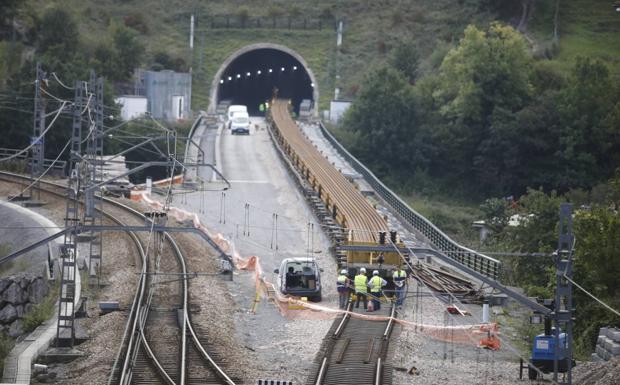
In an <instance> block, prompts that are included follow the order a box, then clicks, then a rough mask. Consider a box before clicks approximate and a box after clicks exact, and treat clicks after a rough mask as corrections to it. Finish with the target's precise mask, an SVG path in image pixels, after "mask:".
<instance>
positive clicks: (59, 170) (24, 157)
mask: <svg viewBox="0 0 620 385" xmlns="http://www.w3.org/2000/svg"><path fill="white" fill-rule="evenodd" d="M20 151H21V150H16V149H14V148H4V147H2V148H0V158H4V157H7V156H12V155H15V154H17V153H19V152H20ZM15 159H17V160H20V161H25V162H28V160H29V152H28V151H26V152H24V153H23V154H19V155H17V156H16V157H15ZM52 164H53V165H52ZM50 166H52V167H51V170H53V172H54V174H55V175H64V173H65V168H66V166H67V162H66V161H64V160H57V161H56V162H54V160H53V159H43V169H44V170H46V169H47V168H48V167H50Z"/></svg>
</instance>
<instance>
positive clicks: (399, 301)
mask: <svg viewBox="0 0 620 385" xmlns="http://www.w3.org/2000/svg"><path fill="white" fill-rule="evenodd" d="M392 280H394V286H395V287H396V292H395V295H396V306H397V307H398V308H401V307H402V306H403V301H404V300H405V292H406V291H407V289H406V287H405V285H406V283H407V272H406V271H405V270H404V269H403V268H398V269H396V270H394V273H392Z"/></svg>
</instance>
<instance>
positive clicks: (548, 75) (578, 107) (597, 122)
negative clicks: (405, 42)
mask: <svg viewBox="0 0 620 385" xmlns="http://www.w3.org/2000/svg"><path fill="white" fill-rule="evenodd" d="M404 54H406V55H408V56H406V57H404V56H403V55H404ZM395 57H397V58H400V59H398V60H394V61H393V62H395V63H396V65H391V66H390V65H386V66H383V67H381V68H379V69H376V70H374V71H372V72H370V74H369V75H368V77H367V79H366V81H365V82H364V83H363V85H362V88H361V89H360V93H359V97H358V98H357V99H356V101H355V103H354V104H353V106H352V108H351V110H350V112H349V114H348V115H347V117H346V120H345V121H344V123H343V127H344V128H345V129H346V131H348V134H349V141H350V143H351V146H352V148H353V149H354V152H355V153H356V154H357V155H359V156H360V158H361V159H362V160H363V161H364V162H365V163H366V164H368V165H371V166H372V167H373V168H374V169H375V170H377V171H378V173H379V174H380V175H384V176H386V177H387V178H391V179H393V180H398V181H402V180H407V181H408V183H410V185H411V186H416V187H418V188H420V187H421V188H425V187H429V188H430V187H432V186H433V185H434V186H438V187H437V188H440V189H442V188H443V187H442V186H459V189H458V190H460V191H461V192H462V193H463V194H475V195H476V196H493V195H502V194H503V195H518V194H521V193H523V192H525V189H526V188H527V187H528V186H534V187H543V188H544V189H545V190H547V191H548V190H551V189H558V190H560V191H567V190H568V189H570V188H575V187H583V188H591V187H592V186H593V185H594V184H596V183H599V182H601V181H604V180H606V179H607V178H609V177H610V176H611V175H612V174H613V172H614V170H615V169H616V168H617V167H618V166H620V157H619V155H618V154H620V152H619V150H620V136H619V135H620V132H618V127H619V125H620V105H619V104H618V101H619V100H620V87H618V85H617V84H614V82H613V81H612V78H611V77H610V74H609V70H608V68H607V67H606V65H604V64H603V63H602V62H600V61H598V60H591V59H588V58H578V59H577V60H576V62H575V63H574V66H573V68H572V70H571V72H570V73H569V74H568V75H565V74H563V73H561V72H559V71H558V70H556V69H554V68H553V67H552V66H550V65H549V62H548V61H547V60H540V61H534V60H533V59H532V58H531V55H530V53H529V51H528V49H527V45H526V42H525V40H524V39H523V37H522V35H521V34H519V33H518V32H516V31H515V30H513V29H512V28H511V27H508V26H505V25H501V24H498V23H494V24H492V25H491V26H490V27H489V28H488V29H487V30H480V29H478V28H477V27H475V26H469V27H467V29H466V30H465V32H464V36H463V38H462V39H461V41H460V43H459V44H458V46H456V47H454V48H453V49H451V50H450V51H448V52H447V54H446V55H445V57H444V58H443V60H442V61H441V64H439V65H438V67H437V68H436V69H435V71H434V72H433V73H431V74H428V75H426V76H422V77H419V78H414V79H412V73H413V74H415V71H414V70H412V69H411V68H406V69H404V70H403V69H402V68H400V67H399V66H402V63H403V62H404V63H408V67H411V66H412V63H415V61H416V54H415V51H414V50H411V49H410V48H407V49H406V50H405V52H401V51H400V50H395ZM378 149H381V150H380V152H378V151H377V150H378ZM383 154H390V156H389V157H387V156H384V155H383ZM401 187H405V186H401Z"/></svg>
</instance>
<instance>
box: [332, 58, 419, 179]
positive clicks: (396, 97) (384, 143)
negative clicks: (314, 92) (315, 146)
mask: <svg viewBox="0 0 620 385" xmlns="http://www.w3.org/2000/svg"><path fill="white" fill-rule="evenodd" d="M343 126H344V127H345V128H346V129H347V130H349V131H352V132H354V133H355V135H356V136H357V138H358V140H357V144H356V145H355V147H354V152H355V154H356V155H358V156H359V157H360V159H361V160H362V161H363V162H365V163H366V164H369V165H370V166H371V168H372V169H373V170H375V172H377V173H378V174H379V175H383V176H385V175H391V176H393V177H398V176H403V175H409V176H411V172H410V170H411V169H412V168H416V167H417V168H424V167H425V166H426V163H427V159H426V155H425V154H424V152H425V148H426V144H425V143H426V141H425V140H424V139H423V137H424V132H422V131H421V130H420V129H419V127H417V125H416V114H415V100H414V94H413V90H412V87H411V86H410V85H409V82H408V81H407V79H406V78H405V76H404V75H403V73H402V72H400V71H397V70H395V69H393V68H389V67H383V68H380V69H379V70H377V71H374V72H372V73H371V74H370V75H369V76H367V77H366V79H365V81H364V83H363V84H362V87H361V89H360V93H359V96H358V97H357V99H356V100H355V101H354V103H353V105H352V106H351V108H350V109H349V111H347V114H346V115H345V119H344V121H343Z"/></svg>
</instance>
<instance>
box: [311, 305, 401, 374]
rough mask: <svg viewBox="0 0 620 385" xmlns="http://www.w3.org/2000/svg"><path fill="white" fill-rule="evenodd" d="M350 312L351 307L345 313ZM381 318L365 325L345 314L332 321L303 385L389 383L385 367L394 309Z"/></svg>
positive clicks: (388, 370) (387, 371) (386, 367)
mask: <svg viewBox="0 0 620 385" xmlns="http://www.w3.org/2000/svg"><path fill="white" fill-rule="evenodd" d="M347 310H348V311H349V312H350V311H352V310H353V309H352V303H350V304H349V307H348V309H347ZM386 310H387V312H384V313H383V314H382V315H385V316H389V319H388V320H387V321H369V320H365V319H359V318H355V317H353V316H351V314H350V313H346V314H344V315H342V316H340V317H339V318H338V319H336V320H335V321H334V323H333V325H332V327H331V329H330V330H329V332H328V333H327V335H326V337H325V339H324V340H323V344H322V346H321V350H320V352H319V354H317V356H316V358H315V362H314V364H313V366H312V368H311V370H310V373H311V374H310V376H308V379H307V381H306V385H348V384H351V385H366V384H369V385H381V384H383V385H386V384H391V383H392V367H391V365H390V364H389V363H388V358H389V357H388V356H389V343H390V338H391V336H392V332H393V329H394V317H395V316H396V310H395V307H394V306H392V307H390V308H388V309H386Z"/></svg>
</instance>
